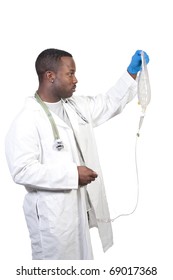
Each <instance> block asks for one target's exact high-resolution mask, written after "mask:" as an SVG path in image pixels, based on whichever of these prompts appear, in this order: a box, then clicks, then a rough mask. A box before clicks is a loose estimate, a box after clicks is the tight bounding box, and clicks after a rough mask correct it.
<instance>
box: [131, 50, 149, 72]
mask: <svg viewBox="0 0 173 280" xmlns="http://www.w3.org/2000/svg"><path fill="white" fill-rule="evenodd" d="M141 52H142V51H141V50H137V51H136V52H135V54H134V55H133V56H132V60H131V62H130V65H129V66H128V68H127V71H128V72H129V73H130V74H137V73H138V72H139V71H140V70H141V65H142V60H141ZM144 58H145V61H146V63H147V64H148V62H149V56H148V55H147V53H146V52H144Z"/></svg>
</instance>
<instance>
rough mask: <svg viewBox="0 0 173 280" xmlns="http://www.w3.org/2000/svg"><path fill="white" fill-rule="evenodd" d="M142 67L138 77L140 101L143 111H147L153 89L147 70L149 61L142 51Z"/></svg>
mask: <svg viewBox="0 0 173 280" xmlns="http://www.w3.org/2000/svg"><path fill="white" fill-rule="evenodd" d="M141 60H142V69H141V71H140V73H139V77H138V90H137V93H138V102H139V104H140V105H141V107H142V113H145V110H146V108H147V105H148V104H149V102H150V99H151V89H150V82H149V76H148V70H147V63H146V61H145V57H144V52H143V51H142V52H141Z"/></svg>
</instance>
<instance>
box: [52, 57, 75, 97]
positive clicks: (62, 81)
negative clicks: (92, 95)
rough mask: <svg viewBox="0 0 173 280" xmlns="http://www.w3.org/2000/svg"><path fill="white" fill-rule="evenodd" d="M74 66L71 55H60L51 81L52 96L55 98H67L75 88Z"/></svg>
mask: <svg viewBox="0 0 173 280" xmlns="http://www.w3.org/2000/svg"><path fill="white" fill-rule="evenodd" d="M75 72H76V66H75V62H74V60H73V58H72V57H66V56H63V57H61V60H60V65H59V66H58V71H57V72H56V73H55V79H54V83H53V92H54V96H56V97H57V98H59V99H61V98H69V97H71V96H72V95H73V92H74V91H75V89H76V84H77V82H78V81H77V79H76V77H75Z"/></svg>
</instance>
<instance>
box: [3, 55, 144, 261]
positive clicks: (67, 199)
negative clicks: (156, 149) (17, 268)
mask: <svg viewBox="0 0 173 280" xmlns="http://www.w3.org/2000/svg"><path fill="white" fill-rule="evenodd" d="M140 53H141V51H136V53H135V54H134V56H133V57H132V60H131V63H130V65H129V66H128V68H127V71H126V72H125V73H124V74H123V76H122V77H121V78H120V79H119V80H118V82H117V83H116V85H115V86H113V87H112V88H111V89H110V90H109V91H108V92H107V93H105V94H102V95H96V96H88V97H86V96H73V93H74V92H75V90H76V84H77V78H76V76H75V71H76V66H75V62H74V59H73V57H72V55H71V54H70V53H68V52H66V51H62V50H58V49H47V50H44V51H43V52H41V53H40V54H39V56H38V57H37V60H36V63H35V66H36V71H37V75H38V79H39V87H38V90H37V92H36V94H35V96H32V97H28V98H27V99H26V103H25V105H24V108H23V110H22V111H21V112H20V113H19V114H18V116H17V117H16V118H15V120H14V121H13V123H12V125H11V127H10V129H9V132H8V134H7V137H6V157H7V162H8V166H9V170H10V173H11V175H12V178H13V180H14V182H15V183H17V184H21V185H23V186H25V188H26V190H27V194H26V196H25V199H24V205H23V208H24V213H25V217H26V222H27V226H28V230H29V234H30V238H31V246H32V258H33V259H34V260H70V259H71V260H89V259H93V252H92V245H91V240H90V233H89V228H91V227H97V228H98V232H99V236H100V239H101V243H102V247H103V250H104V252H105V251H106V250H107V249H108V248H110V247H111V246H112V245H113V236H112V228H111V224H110V223H104V222H102V221H101V220H109V218H110V216H109V209H108V205H107V200H106V194H105V188H104V183H103V177H102V173H101V168H100V165H99V159H98V154H97V148H96V143H95V139H94V132H93V128H94V127H96V126H98V125H100V124H102V123H104V122H106V121H107V120H109V119H110V118H112V117H114V116H115V115H117V114H118V113H120V112H121V111H122V110H123V108H124V107H125V105H126V104H127V103H128V102H129V101H131V100H132V99H133V97H134V96H135V94H136V81H135V78H136V75H137V73H138V71H139V70H140V68H141V56H140ZM145 58H146V61H147V63H148V61H149V58H148V55H147V54H146V53H145Z"/></svg>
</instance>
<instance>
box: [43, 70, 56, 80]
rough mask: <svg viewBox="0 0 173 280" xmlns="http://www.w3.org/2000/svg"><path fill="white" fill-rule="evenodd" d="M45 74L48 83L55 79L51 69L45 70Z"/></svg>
mask: <svg viewBox="0 0 173 280" xmlns="http://www.w3.org/2000/svg"><path fill="white" fill-rule="evenodd" d="M45 76H46V78H47V80H48V81H49V82H50V83H53V82H54V80H55V73H54V72H53V71H46V73H45Z"/></svg>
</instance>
